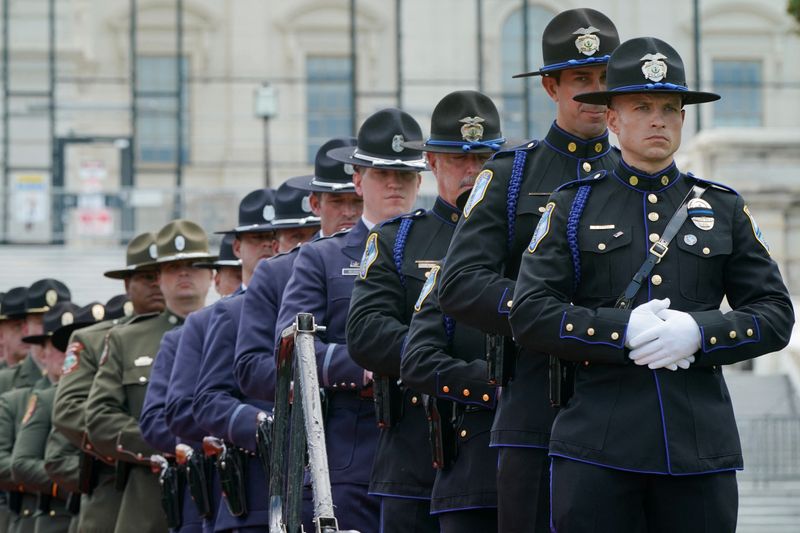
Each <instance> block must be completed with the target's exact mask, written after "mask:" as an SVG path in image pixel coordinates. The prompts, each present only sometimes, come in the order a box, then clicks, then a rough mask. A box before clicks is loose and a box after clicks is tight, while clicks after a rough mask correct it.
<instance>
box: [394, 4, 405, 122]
mask: <svg viewBox="0 0 800 533" xmlns="http://www.w3.org/2000/svg"><path fill="white" fill-rule="evenodd" d="M402 11H403V0H394V36H395V45H394V46H395V49H396V50H397V53H396V55H395V70H396V71H397V74H396V75H397V91H396V95H395V100H396V101H397V107H398V108H400V109H402V108H403V34H402V29H403V25H402V16H401V14H402Z"/></svg>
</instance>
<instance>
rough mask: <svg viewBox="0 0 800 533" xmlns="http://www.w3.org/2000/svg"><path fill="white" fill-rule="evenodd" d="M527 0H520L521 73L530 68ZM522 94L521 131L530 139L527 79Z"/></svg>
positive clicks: (524, 80) (528, 79) (529, 96)
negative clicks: (522, 121) (523, 122)
mask: <svg viewBox="0 0 800 533" xmlns="http://www.w3.org/2000/svg"><path fill="white" fill-rule="evenodd" d="M528 13H529V9H528V0H522V46H523V48H522V63H523V65H522V72H527V71H528V70H529V68H530V58H529V57H528V55H529V54H528V48H529V46H528V44H529V43H528V40H529V36H528ZM522 80H523V90H524V92H523V94H522V116H523V117H524V119H525V124H524V125H523V129H522V131H523V132H524V133H525V138H526V139H530V138H531V79H530V78H529V77H526V78H523V79H522Z"/></svg>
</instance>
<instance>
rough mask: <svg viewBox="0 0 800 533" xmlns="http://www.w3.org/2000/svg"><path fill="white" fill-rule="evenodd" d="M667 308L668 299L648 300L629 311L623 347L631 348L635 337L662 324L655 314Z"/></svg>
mask: <svg viewBox="0 0 800 533" xmlns="http://www.w3.org/2000/svg"><path fill="white" fill-rule="evenodd" d="M668 307H669V298H664V299H663V300H650V301H649V302H645V303H643V304H641V305H639V306H637V307H635V308H634V309H633V311H631V318H630V319H629V320H628V328H627V330H626V331H625V346H627V347H628V348H631V347H632V346H631V345H630V343H631V340H632V339H634V338H635V337H636V336H637V335H639V334H641V333H644V332H645V331H647V330H648V329H650V328H652V327H653V326H657V325H659V324H661V323H662V322H663V320H662V319H661V318H659V317H658V315H657V313H658V312H660V311H663V310H664V309H667V308H668Z"/></svg>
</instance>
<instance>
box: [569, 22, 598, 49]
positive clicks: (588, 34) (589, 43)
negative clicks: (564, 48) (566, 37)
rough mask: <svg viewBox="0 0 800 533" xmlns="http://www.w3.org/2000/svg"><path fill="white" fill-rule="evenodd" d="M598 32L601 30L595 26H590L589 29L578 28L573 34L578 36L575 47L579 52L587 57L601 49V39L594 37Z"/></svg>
mask: <svg viewBox="0 0 800 533" xmlns="http://www.w3.org/2000/svg"><path fill="white" fill-rule="evenodd" d="M598 31H600V30H598V29H597V28H595V27H594V26H589V27H588V28H578V29H577V30H575V31H574V32H572V35H577V36H578V38H577V39H575V47H576V48H577V49H578V52H580V53H582V54H583V55H585V56H592V55H594V54H595V52H597V51H598V50H599V49H600V38H599V37H598V36H597V35H593V34H594V33H597V32H598Z"/></svg>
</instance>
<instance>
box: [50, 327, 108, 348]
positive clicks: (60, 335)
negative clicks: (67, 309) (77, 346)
mask: <svg viewBox="0 0 800 533" xmlns="http://www.w3.org/2000/svg"><path fill="white" fill-rule="evenodd" d="M97 323H98V322H73V323H72V324H69V325H67V326H61V327H60V328H58V329H57V330H55V331H54V332H53V335H52V336H51V338H50V342H52V343H53V346H55V347H56V349H58V350H61V351H62V352H66V351H67V347H68V346H69V338H70V337H71V336H72V334H73V333H74V332H75V330H78V329H82V328H88V327H89V326H91V325H94V324H97Z"/></svg>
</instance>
